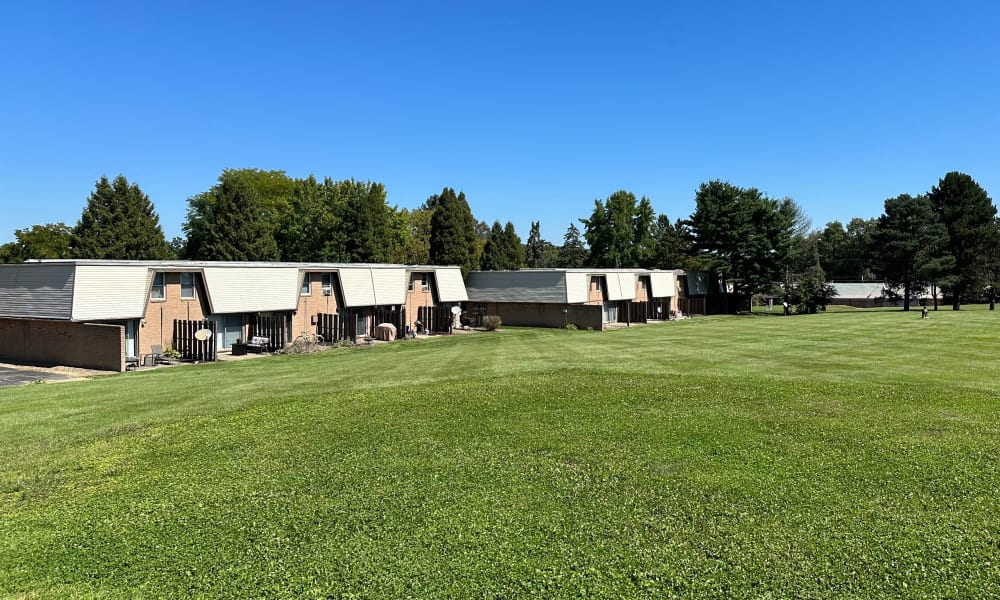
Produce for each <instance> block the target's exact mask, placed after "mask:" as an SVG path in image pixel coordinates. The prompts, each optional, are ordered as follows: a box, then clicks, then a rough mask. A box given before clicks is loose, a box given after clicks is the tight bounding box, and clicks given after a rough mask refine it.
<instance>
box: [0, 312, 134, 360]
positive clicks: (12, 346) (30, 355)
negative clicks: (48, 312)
mask: <svg viewBox="0 0 1000 600" xmlns="http://www.w3.org/2000/svg"><path fill="white" fill-rule="evenodd" d="M0 359H2V360H6V361H10V362H17V363H32V364H40V365H61V366H67V367H81V368H84V369H100V370H103V371H124V370H125V327H124V326H122V325H96V324H91V323H70V322H67V321H39V320H33V319H0Z"/></svg>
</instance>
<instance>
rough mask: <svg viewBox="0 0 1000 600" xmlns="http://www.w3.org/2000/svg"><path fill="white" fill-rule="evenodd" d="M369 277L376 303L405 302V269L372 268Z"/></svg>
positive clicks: (384, 304) (383, 304) (385, 304)
mask: <svg viewBox="0 0 1000 600" xmlns="http://www.w3.org/2000/svg"><path fill="white" fill-rule="evenodd" d="M371 278H372V284H373V285H374V287H375V303H376V304H377V305H379V306H388V305H390V304H406V269H404V268H402V267H394V268H389V269H372V270H371Z"/></svg>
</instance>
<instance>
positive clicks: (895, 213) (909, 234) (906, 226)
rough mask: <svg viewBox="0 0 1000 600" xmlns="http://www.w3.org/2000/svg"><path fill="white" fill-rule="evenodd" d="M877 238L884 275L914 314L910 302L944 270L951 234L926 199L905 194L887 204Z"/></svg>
mask: <svg viewBox="0 0 1000 600" xmlns="http://www.w3.org/2000/svg"><path fill="white" fill-rule="evenodd" d="M874 235H875V237H874V242H875V245H874V247H875V248H876V249H877V250H876V252H877V256H878V260H879V267H880V270H881V273H882V275H883V277H885V280H886V283H888V284H889V285H890V286H892V287H898V288H901V289H902V290H903V310H904V311H906V310H910V298H911V297H912V296H913V295H914V294H915V293H916V292H919V291H920V290H922V289H923V288H924V287H925V286H926V284H928V283H930V282H931V280H932V279H933V278H934V277H935V275H936V274H937V273H938V272H939V271H941V270H943V269H942V267H943V265H944V264H945V263H944V262H943V261H945V260H946V258H945V256H944V255H945V250H944V249H945V246H946V245H947V241H948V232H947V230H946V229H945V228H944V225H942V224H941V221H940V220H939V219H938V216H937V215H936V214H935V213H934V210H933V209H932V208H931V203H930V201H928V200H927V197H926V196H917V197H915V198H914V197H912V196H910V195H909V194H902V195H900V196H897V197H896V198H889V199H888V200H886V201H885V212H884V213H883V214H882V216H880V217H879V218H878V228H877V229H876V230H875V234H874Z"/></svg>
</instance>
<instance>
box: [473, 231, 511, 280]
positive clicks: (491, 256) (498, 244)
mask: <svg viewBox="0 0 1000 600" xmlns="http://www.w3.org/2000/svg"><path fill="white" fill-rule="evenodd" d="M479 269H480V270H482V271H503V270H505V269H506V267H505V266H504V250H503V227H501V226H500V221H493V227H492V228H490V233H489V235H488V236H486V245H485V246H483V253H482V255H481V256H480V257H479Z"/></svg>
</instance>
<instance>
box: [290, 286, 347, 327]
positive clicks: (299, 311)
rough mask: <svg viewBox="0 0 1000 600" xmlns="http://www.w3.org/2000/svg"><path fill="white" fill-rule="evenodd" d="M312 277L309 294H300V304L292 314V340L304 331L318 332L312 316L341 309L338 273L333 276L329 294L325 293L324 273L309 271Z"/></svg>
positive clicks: (333, 312) (334, 312)
mask: <svg viewBox="0 0 1000 600" xmlns="http://www.w3.org/2000/svg"><path fill="white" fill-rule="evenodd" d="M306 277H309V278H310V282H309V294H308V295H303V294H299V304H298V307H297V308H296V309H295V314H293V315H292V339H291V340H288V341H292V340H294V339H295V338H297V337H299V336H300V335H302V334H303V333H306V332H308V333H316V326H315V325H314V324H313V322H312V318H313V317H314V316H316V315H317V314H319V313H326V314H336V312H337V311H338V310H339V306H338V305H337V286H338V285H339V280H338V279H337V276H336V274H333V275H332V276H331V290H330V295H329V296H324V295H323V274H322V273H307V274H306Z"/></svg>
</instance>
